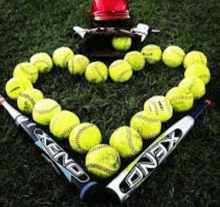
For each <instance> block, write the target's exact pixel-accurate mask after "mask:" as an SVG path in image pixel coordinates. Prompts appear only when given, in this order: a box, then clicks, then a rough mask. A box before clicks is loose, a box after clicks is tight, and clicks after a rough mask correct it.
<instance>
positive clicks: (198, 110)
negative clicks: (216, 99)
mask: <svg viewBox="0 0 220 207" xmlns="http://www.w3.org/2000/svg"><path fill="white" fill-rule="evenodd" d="M211 105H212V102H211V101H209V100H206V101H205V103H204V104H203V105H202V106H200V107H197V108H196V110H195V111H193V112H192V113H191V114H190V116H191V117H192V118H193V119H197V118H198V117H199V115H200V114H201V113H202V112H203V111H205V110H206V109H207V108H208V107H209V106H211Z"/></svg>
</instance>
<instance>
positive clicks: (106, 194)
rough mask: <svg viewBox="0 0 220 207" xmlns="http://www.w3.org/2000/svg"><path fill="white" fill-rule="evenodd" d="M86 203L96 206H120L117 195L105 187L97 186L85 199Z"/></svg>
mask: <svg viewBox="0 0 220 207" xmlns="http://www.w3.org/2000/svg"><path fill="white" fill-rule="evenodd" d="M83 202H85V203H89V204H90V205H91V204H94V205H96V204H97V203H99V204H102V205H104V204H106V205H110V204H111V206H118V205H119V204H120V200H119V197H118V196H117V194H116V193H115V192H114V191H112V190H111V189H109V188H105V187H104V186H96V187H95V188H92V189H91V190H90V191H89V192H88V194H87V196H86V197H85V199H84V200H83Z"/></svg>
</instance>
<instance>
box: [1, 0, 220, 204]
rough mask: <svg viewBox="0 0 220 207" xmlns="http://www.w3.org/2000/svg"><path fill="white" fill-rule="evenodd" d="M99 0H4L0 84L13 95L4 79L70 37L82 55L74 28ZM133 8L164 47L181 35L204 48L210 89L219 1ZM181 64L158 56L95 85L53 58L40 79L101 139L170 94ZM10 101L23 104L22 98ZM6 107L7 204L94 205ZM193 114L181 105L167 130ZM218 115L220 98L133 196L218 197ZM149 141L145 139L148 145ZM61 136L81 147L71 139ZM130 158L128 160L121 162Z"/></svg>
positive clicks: (141, 1) (164, 199)
mask: <svg viewBox="0 0 220 207" xmlns="http://www.w3.org/2000/svg"><path fill="white" fill-rule="evenodd" d="M91 2H92V1H91V0H90V1H88V0H87V1H83V0H78V1H76V0H65V1H61V0H51V1H49V0H35V1H28V0H16V1H15V0H14V1H12V0H7V1H6V0H0V13H1V16H0V22H1V24H0V36H1V38H0V48H1V51H0V92H1V93H3V94H4V95H5V92H4V87H5V84H6V82H7V80H9V79H10V78H11V77H12V72H13V69H14V67H15V66H16V65H17V64H18V63H20V62H23V61H28V60H29V58H30V57H31V56H32V55H33V54H34V53H37V52H47V53H48V54H49V55H52V53H53V51H54V50H55V49H56V48H58V47H60V46H63V45H64V46H69V47H71V48H72V49H73V51H74V52H75V53H76V54H77V52H78V50H77V42H76V40H74V39H73V36H72V27H73V26H74V25H79V26H81V27H89V15H88V11H89V10H90V8H91ZM130 8H131V11H132V13H133V15H134V24H137V23H139V22H143V23H147V24H148V25H150V26H151V27H152V28H155V29H160V31H161V32H160V33H159V34H152V35H151V36H150V37H149V38H148V39H147V41H146V43H145V44H150V43H153V44H157V45H160V46H161V48H162V49H165V48H166V47H167V46H168V45H170V44H175V45H178V46H180V47H182V48H183V49H184V50H185V52H189V51H191V50H193V49H196V50H200V51H203V52H204V53H205V54H206V56H207V58H208V67H209V68H210V71H211V74H212V80H211V82H210V83H209V84H208V85H207V90H208V91H212V88H213V87H214V85H215V84H216V83H217V82H219V79H218V77H219V76H218V74H219V73H220V38H219V35H218V33H219V31H220V14H219V10H220V3H219V1H218V0H203V1H189V0H185V1H177V0H176V1H174V0H165V1H162V0H151V1H146V0H136V1H134V0H133V1H131V4H130ZM183 73H184V69H183V67H180V68H178V69H169V68H167V67H165V66H164V65H163V63H161V62H160V63H158V64H156V65H154V66H149V65H146V67H145V68H144V70H143V71H141V72H136V73H134V75H133V76H132V79H131V80H130V81H128V82H127V83H123V84H117V83H113V82H112V81H111V80H110V79H108V80H107V81H106V82H105V83H102V84H90V83H88V82H87V81H86V80H85V78H84V77H80V78H79V77H74V76H71V75H70V74H69V73H68V71H67V70H63V71H62V70H59V69H58V68H55V67H54V68H53V70H52V71H51V72H50V73H49V74H47V75H40V77H39V81H38V82H37V83H36V85H35V87H36V88H38V89H40V90H42V91H43V93H44V95H45V97H49V98H53V99H55V100H56V101H58V102H59V103H60V105H61V106H62V108H63V109H67V110H71V111H73V112H74V113H76V114H77V115H78V116H79V117H80V120H81V122H86V121H87V122H92V123H95V124H96V125H97V126H98V127H99V129H100V130H101V132H102V135H103V143H108V139H109V137H110V135H111V133H112V132H113V131H114V130H115V129H116V128H117V127H119V126H122V125H129V120H130V119H131V117H132V116H133V115H134V114H135V113H136V112H138V111H140V110H142V109H143V104H144V102H145V101H146V100H147V99H148V98H150V97H151V96H153V95H160V94H162V95H165V94H166V92H167V91H168V90H169V89H170V88H171V87H174V86H176V85H177V84H178V82H179V81H180V80H181V79H182V78H183ZM9 102H10V104H12V105H13V106H14V107H16V102H15V101H12V100H9ZM196 103H197V104H198V103H199V101H197V102H196ZM0 113H1V119H0V155H1V157H0V163H1V167H0V206H1V207H2V206H22V207H23V206H45V207H46V206H53V207H55V206H65V207H67V206H87V205H85V204H82V203H81V202H80V201H79V199H78V194H77V193H78V191H77V189H76V188H72V187H71V186H70V185H69V184H68V183H67V182H65V181H64V180H63V179H61V178H60V177H59V176H57V175H56V173H55V172H54V170H53V169H52V167H51V166H50V165H49V164H47V163H46V162H45V161H44V160H43V159H42V157H41V156H40V153H38V152H36V153H35V151H34V150H33V149H34V148H33V147H34V145H33V143H32V141H31V140H30V139H29V137H28V136H27V135H25V134H24V133H21V130H20V129H17V128H16V126H15V125H14V123H13V121H12V119H11V117H10V116H9V115H8V114H7V112H6V111H5V110H4V109H3V108H1V109H0ZM187 113H188V112H187ZM187 113H183V114H177V113H175V114H174V116H173V118H172V119H171V120H170V121H169V122H168V123H166V124H163V129H162V130H163V131H164V130H165V129H166V128H168V127H169V126H171V125H172V124H173V123H175V121H176V120H178V119H179V118H180V117H182V116H184V115H185V114H187ZM219 123H220V112H219V105H218V104H216V105H215V107H214V108H212V109H209V110H207V111H206V112H205V113H204V115H203V116H202V117H200V119H199V120H198V121H197V123H196V126H195V128H193V130H192V132H191V133H190V134H189V135H188V139H187V140H186V141H184V142H183V143H182V144H180V145H179V146H178V148H177V149H176V150H175V151H174V152H173V153H172V154H171V155H170V156H169V157H168V158H167V160H166V161H165V162H164V163H163V164H162V165H161V166H160V167H159V168H158V170H156V171H155V172H154V173H153V174H152V176H150V177H149V179H148V180H147V181H146V182H145V183H144V184H143V185H141V186H140V188H139V189H138V190H137V192H136V194H135V196H134V197H132V198H131V199H130V200H129V201H128V202H127V204H126V205H127V206H151V207H154V206H155V207H156V206H161V207H166V206H167V207H168V206H190V207H191V206H192V207H194V206H203V207H209V206H218V205H219V192H220V187H219V182H220V176H219V168H220V164H219V160H220V155H219V151H220V139H219V138H220V133H219ZM45 129H46V130H48V128H47V127H46V128H45ZM150 143H151V141H145V147H147V146H148V145H149V144H150ZM59 144H60V145H61V146H62V147H63V148H64V149H65V150H67V151H68V152H69V153H70V155H71V156H72V157H74V156H75V153H74V152H73V151H72V150H71V149H70V147H69V145H68V141H66V142H59ZM77 159H80V160H81V162H82V163H83V162H84V157H82V156H79V155H77ZM130 161H131V160H122V166H123V167H124V166H126V165H127V163H129V162H130ZM102 182H103V181H102ZM88 206H91V205H88ZM92 206H103V205H101V204H98V203H97V204H94V205H92ZM104 206H109V205H108V204H106V205H104Z"/></svg>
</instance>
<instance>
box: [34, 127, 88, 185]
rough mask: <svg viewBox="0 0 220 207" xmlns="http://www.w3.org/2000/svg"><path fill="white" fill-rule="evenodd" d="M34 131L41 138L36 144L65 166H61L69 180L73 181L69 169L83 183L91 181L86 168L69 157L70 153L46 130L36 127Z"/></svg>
mask: <svg viewBox="0 0 220 207" xmlns="http://www.w3.org/2000/svg"><path fill="white" fill-rule="evenodd" d="M33 133H34V134H35V136H36V137H37V138H38V140H39V143H36V144H37V145H38V146H39V147H40V148H41V149H42V150H43V151H45V152H46V154H47V155H49V156H50V158H51V159H52V160H55V162H56V164H57V163H58V164H59V165H60V166H62V167H63V168H64V169H62V167H60V166H59V167H60V168H61V170H62V171H63V172H64V174H65V175H66V177H67V178H68V179H69V181H71V179H72V176H71V175H70V174H69V173H68V171H69V172H70V173H71V174H73V175H74V176H75V179H78V180H80V182H82V183H85V182H88V181H89V177H88V175H87V174H86V173H85V172H84V170H83V169H82V168H81V167H80V166H79V165H77V164H76V162H74V161H73V159H71V158H69V157H68V154H67V153H66V152H65V151H64V150H63V149H62V148H61V147H60V146H59V145H58V144H57V143H55V142H54V140H53V139H52V138H50V137H49V136H48V135H47V134H46V133H45V132H44V131H42V130H41V129H35V130H34V132H33Z"/></svg>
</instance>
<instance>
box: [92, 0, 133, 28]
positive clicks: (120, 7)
mask: <svg viewBox="0 0 220 207" xmlns="http://www.w3.org/2000/svg"><path fill="white" fill-rule="evenodd" d="M90 17H91V20H92V22H93V24H94V25H95V26H122V25H124V26H127V25H130V24H131V19H132V17H131V13H130V11H129V4H128V2H127V0H93V2H92V8H91V11H90Z"/></svg>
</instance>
